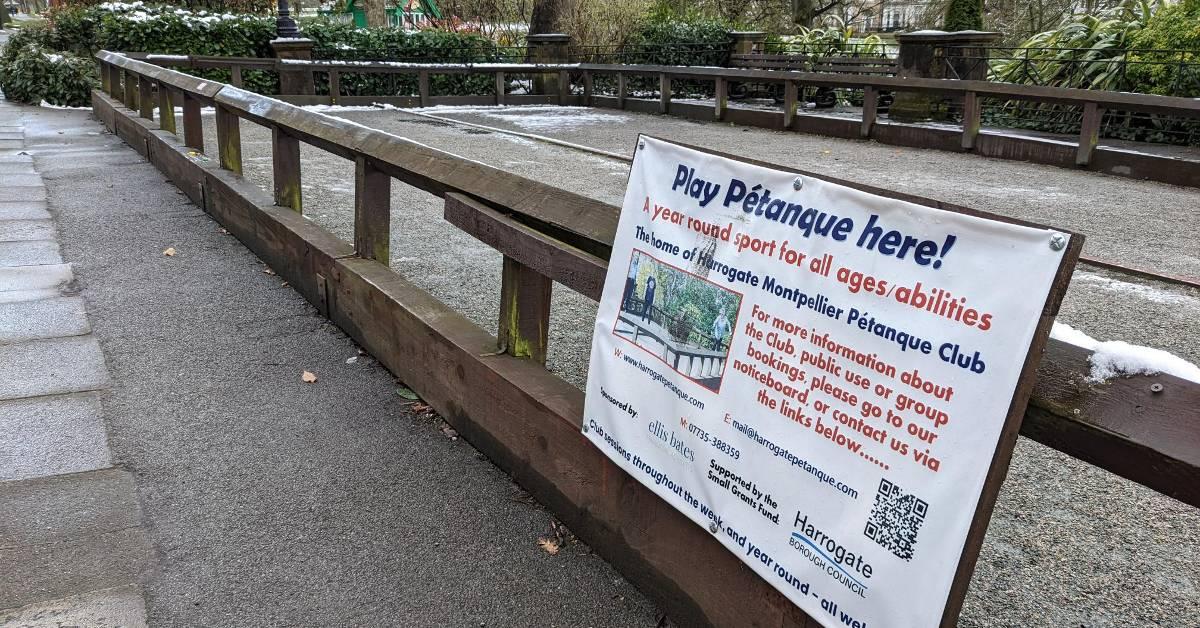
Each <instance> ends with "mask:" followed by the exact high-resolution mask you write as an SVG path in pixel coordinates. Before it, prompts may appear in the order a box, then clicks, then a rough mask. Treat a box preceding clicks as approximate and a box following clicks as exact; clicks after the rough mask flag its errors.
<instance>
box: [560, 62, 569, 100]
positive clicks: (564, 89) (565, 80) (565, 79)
mask: <svg viewBox="0 0 1200 628" xmlns="http://www.w3.org/2000/svg"><path fill="white" fill-rule="evenodd" d="M570 94H571V73H570V72H568V71H566V70H561V71H559V73H558V104H559V105H565V104H567V96H569V95H570Z"/></svg>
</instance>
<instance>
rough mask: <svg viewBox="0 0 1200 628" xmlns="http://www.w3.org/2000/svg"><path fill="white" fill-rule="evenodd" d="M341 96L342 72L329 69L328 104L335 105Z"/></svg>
mask: <svg viewBox="0 0 1200 628" xmlns="http://www.w3.org/2000/svg"><path fill="white" fill-rule="evenodd" d="M341 97H342V73H341V72H339V71H337V70H330V71H329V104H331V105H336V104H338V100H339V99H340V98H341Z"/></svg>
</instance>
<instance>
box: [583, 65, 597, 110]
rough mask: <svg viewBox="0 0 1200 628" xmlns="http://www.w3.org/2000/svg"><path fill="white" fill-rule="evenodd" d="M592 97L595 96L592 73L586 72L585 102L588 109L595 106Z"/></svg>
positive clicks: (584, 85)
mask: <svg viewBox="0 0 1200 628" xmlns="http://www.w3.org/2000/svg"><path fill="white" fill-rule="evenodd" d="M592 95H593V84H592V73H591V72H586V71H585V72H584V73H583V102H584V103H585V104H586V106H588V107H591V106H593V105H594V104H595V103H594V101H593V99H592Z"/></svg>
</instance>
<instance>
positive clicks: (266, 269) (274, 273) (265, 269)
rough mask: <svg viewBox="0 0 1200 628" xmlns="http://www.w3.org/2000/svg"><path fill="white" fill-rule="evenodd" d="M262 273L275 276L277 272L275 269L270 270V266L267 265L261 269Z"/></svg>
mask: <svg viewBox="0 0 1200 628" xmlns="http://www.w3.org/2000/svg"><path fill="white" fill-rule="evenodd" d="M263 274H264V275H271V276H275V275H276V274H277V273H276V272H275V271H273V270H271V268H270V267H269V266H268V267H267V268H264V269H263Z"/></svg>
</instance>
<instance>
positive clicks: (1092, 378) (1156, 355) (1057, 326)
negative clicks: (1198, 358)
mask: <svg viewBox="0 0 1200 628" xmlns="http://www.w3.org/2000/svg"><path fill="white" fill-rule="evenodd" d="M1050 337H1051V338H1054V339H1055V340H1059V341H1062V342H1066V343H1069V344H1073V345H1075V346H1078V347H1083V348H1084V349H1088V350H1089V351H1092V356H1091V358H1090V359H1089V361H1090V362H1091V364H1092V370H1091V372H1090V373H1089V374H1088V381H1089V382H1092V383H1101V382H1104V381H1107V380H1110V379H1112V378H1114V377H1117V376H1120V375H1156V374H1158V373H1167V374H1168V375H1174V376H1175V377H1178V378H1180V379H1186V380H1190V381H1193V382H1197V383H1200V367H1197V366H1196V365H1195V364H1192V363H1191V362H1188V361H1187V360H1184V359H1183V358H1181V357H1179V356H1177V355H1175V354H1173V353H1170V352H1167V351H1163V350H1162V349H1154V348H1152V347H1143V346H1141V345H1132V344H1129V343H1128V342H1124V341H1122V340H1107V341H1100V340H1096V339H1095V338H1092V337H1091V336H1089V335H1087V334H1085V333H1083V332H1081V331H1079V330H1078V329H1075V328H1074V327H1071V326H1070V325H1067V324H1065V323H1058V322H1056V323H1054V327H1053V328H1052V329H1051V330H1050Z"/></svg>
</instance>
